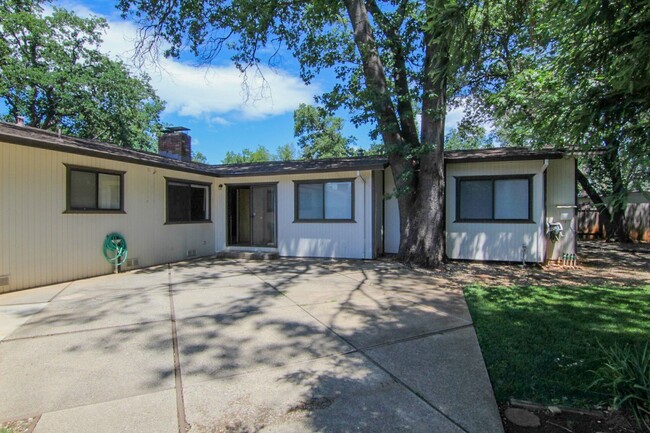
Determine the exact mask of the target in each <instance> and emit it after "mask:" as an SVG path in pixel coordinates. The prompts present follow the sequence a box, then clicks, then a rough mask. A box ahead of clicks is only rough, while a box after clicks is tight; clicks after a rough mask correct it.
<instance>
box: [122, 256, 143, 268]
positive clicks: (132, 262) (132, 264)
mask: <svg viewBox="0 0 650 433" xmlns="http://www.w3.org/2000/svg"><path fill="white" fill-rule="evenodd" d="M125 265H126V267H127V268H137V267H138V266H140V261H139V260H138V259H137V258H133V259H126V263H125Z"/></svg>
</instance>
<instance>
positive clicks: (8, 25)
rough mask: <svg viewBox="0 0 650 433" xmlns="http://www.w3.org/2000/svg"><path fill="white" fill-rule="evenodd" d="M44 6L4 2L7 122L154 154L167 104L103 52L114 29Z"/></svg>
mask: <svg viewBox="0 0 650 433" xmlns="http://www.w3.org/2000/svg"><path fill="white" fill-rule="evenodd" d="M41 3H42V1H40V0H6V1H3V2H0V36H1V37H0V101H2V103H3V104H4V106H5V108H6V114H5V115H4V116H3V117H4V118H5V119H6V120H10V121H15V120H16V117H17V116H23V117H25V122H26V124H27V125H29V126H33V127H37V128H42V129H54V130H55V129H57V128H61V129H62V131H63V132H64V133H66V134H70V135H74V136H77V137H82V138H91V139H97V140H101V141H107V142H112V143H115V144H119V145H122V146H128V147H133V148H138V149H148V150H153V149H155V148H156V141H157V139H156V136H157V133H158V132H159V130H160V121H159V116H160V112H161V111H162V110H163V108H164V103H163V102H162V101H161V100H160V99H159V98H158V96H156V93H155V91H154V89H153V88H152V87H151V85H150V84H149V77H147V76H146V75H144V74H141V75H135V74H133V73H132V72H131V71H130V70H129V69H128V68H127V66H126V65H124V64H123V63H122V62H120V61H117V60H114V59H111V58H109V57H108V56H106V55H105V54H103V53H101V52H100V51H99V45H100V43H101V37H102V34H103V32H104V30H105V28H106V26H107V24H106V22H105V20H103V19H100V18H82V17H79V16H77V15H75V14H74V13H73V12H70V11H67V10H65V9H60V8H56V7H55V8H54V9H53V10H52V12H51V13H49V14H45V13H44V10H43V8H42V6H41Z"/></svg>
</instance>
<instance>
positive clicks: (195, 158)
mask: <svg viewBox="0 0 650 433" xmlns="http://www.w3.org/2000/svg"><path fill="white" fill-rule="evenodd" d="M192 162H198V163H200V164H207V163H208V157H207V156H205V155H204V154H202V153H201V152H198V151H197V152H194V151H192Z"/></svg>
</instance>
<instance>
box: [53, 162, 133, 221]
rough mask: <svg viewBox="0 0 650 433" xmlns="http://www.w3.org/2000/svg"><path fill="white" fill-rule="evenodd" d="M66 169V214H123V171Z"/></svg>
mask: <svg viewBox="0 0 650 433" xmlns="http://www.w3.org/2000/svg"><path fill="white" fill-rule="evenodd" d="M66 167H67V180H68V182H67V206H66V211H67V212H123V210H124V206H123V205H124V172H123V171H111V170H103V169H95V168H89V167H76V166H66Z"/></svg>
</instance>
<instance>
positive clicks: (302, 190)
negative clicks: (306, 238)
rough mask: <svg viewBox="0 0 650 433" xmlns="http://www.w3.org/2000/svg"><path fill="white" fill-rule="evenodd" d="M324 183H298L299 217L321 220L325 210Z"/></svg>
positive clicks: (301, 218)
mask: <svg viewBox="0 0 650 433" xmlns="http://www.w3.org/2000/svg"><path fill="white" fill-rule="evenodd" d="M323 206H324V202H323V184H322V183H302V184H299V185H298V219H299V220H321V219H323V218H324V210H323Z"/></svg>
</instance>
